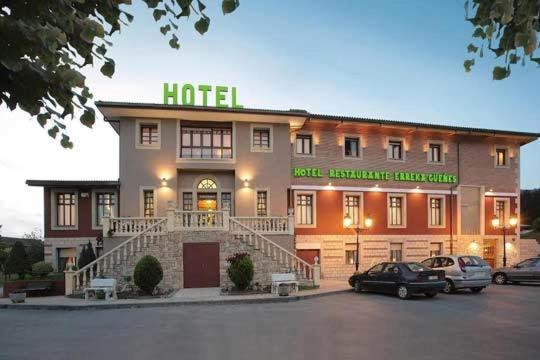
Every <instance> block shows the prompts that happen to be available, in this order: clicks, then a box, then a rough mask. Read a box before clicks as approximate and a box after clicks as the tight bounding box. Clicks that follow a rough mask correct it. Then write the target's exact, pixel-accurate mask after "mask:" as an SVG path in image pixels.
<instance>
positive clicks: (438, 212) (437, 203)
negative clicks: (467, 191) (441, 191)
mask: <svg viewBox="0 0 540 360" xmlns="http://www.w3.org/2000/svg"><path fill="white" fill-rule="evenodd" d="M428 211H429V213H428V214H429V216H428V225H429V226H428V227H431V228H437V227H444V224H445V222H444V197H441V196H432V195H430V196H428Z"/></svg>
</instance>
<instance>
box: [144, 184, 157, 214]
mask: <svg viewBox="0 0 540 360" xmlns="http://www.w3.org/2000/svg"><path fill="white" fill-rule="evenodd" d="M143 216H144V217H154V216H155V204H154V190H152V189H145V190H143Z"/></svg>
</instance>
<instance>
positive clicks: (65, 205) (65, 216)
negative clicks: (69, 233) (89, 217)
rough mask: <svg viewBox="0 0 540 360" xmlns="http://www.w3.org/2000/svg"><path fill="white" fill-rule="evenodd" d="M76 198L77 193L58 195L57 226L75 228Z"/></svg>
mask: <svg viewBox="0 0 540 360" xmlns="http://www.w3.org/2000/svg"><path fill="white" fill-rule="evenodd" d="M75 197H76V194H75V193H56V225H57V226H75V225H76V224H77V219H76V206H75V200H76V198H75Z"/></svg>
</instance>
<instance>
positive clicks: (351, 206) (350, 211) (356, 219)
mask: <svg viewBox="0 0 540 360" xmlns="http://www.w3.org/2000/svg"><path fill="white" fill-rule="evenodd" d="M344 196H345V198H344V207H345V209H344V212H345V215H348V216H349V217H350V218H351V219H352V223H353V225H358V224H360V211H361V210H360V195H349V194H345V195H344Z"/></svg>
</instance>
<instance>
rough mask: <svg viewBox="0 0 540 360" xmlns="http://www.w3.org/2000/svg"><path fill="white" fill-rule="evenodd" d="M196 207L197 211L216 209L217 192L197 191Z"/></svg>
mask: <svg viewBox="0 0 540 360" xmlns="http://www.w3.org/2000/svg"><path fill="white" fill-rule="evenodd" d="M197 209H198V210H199V211H216V210H217V193H197Z"/></svg>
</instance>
